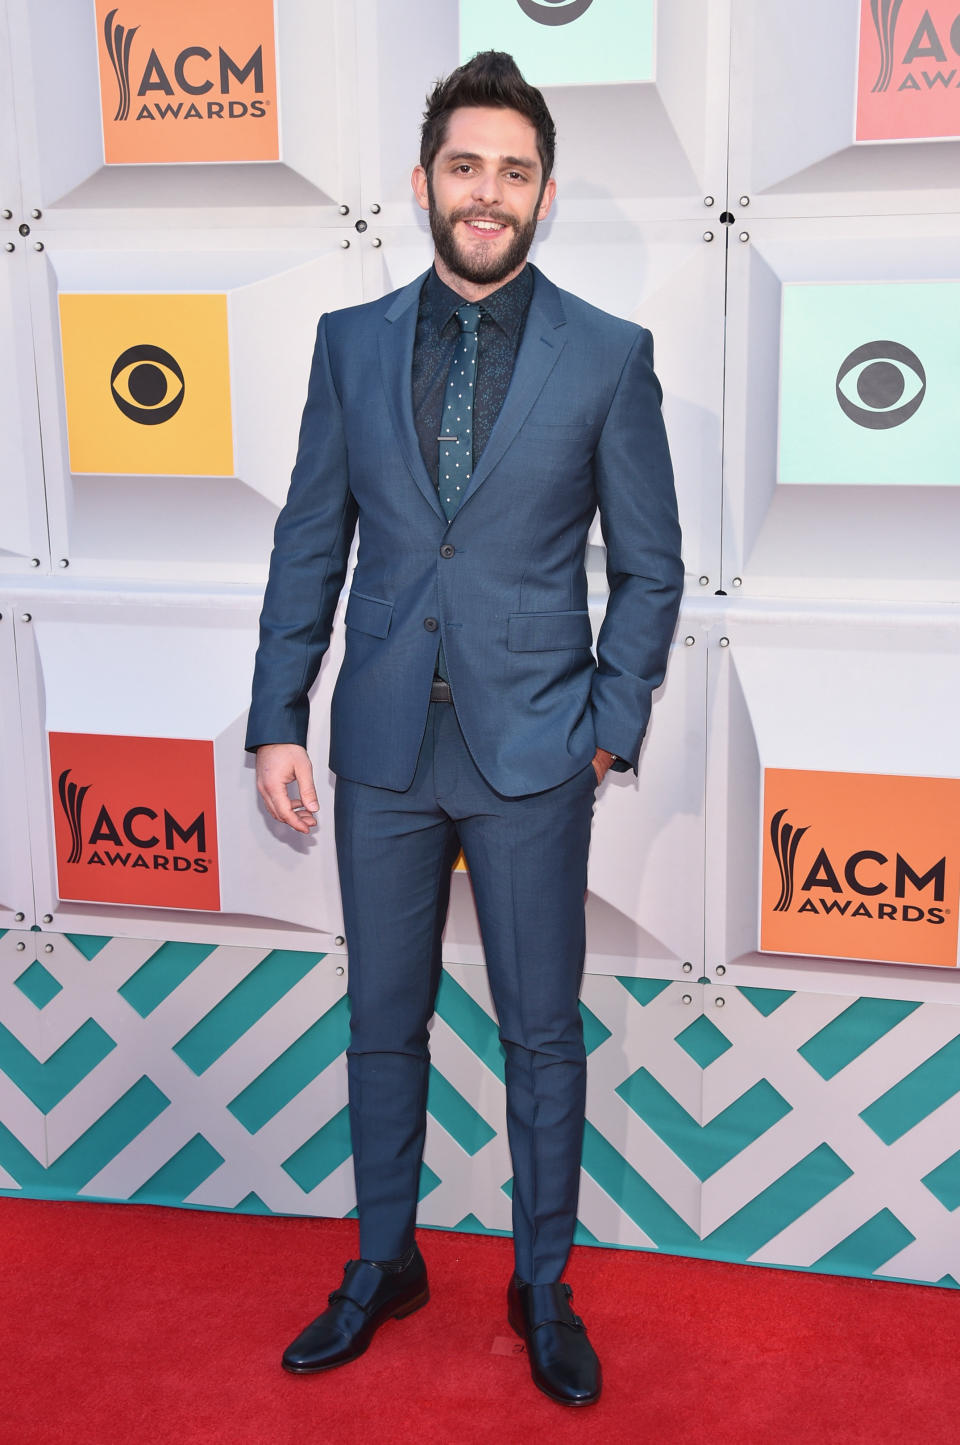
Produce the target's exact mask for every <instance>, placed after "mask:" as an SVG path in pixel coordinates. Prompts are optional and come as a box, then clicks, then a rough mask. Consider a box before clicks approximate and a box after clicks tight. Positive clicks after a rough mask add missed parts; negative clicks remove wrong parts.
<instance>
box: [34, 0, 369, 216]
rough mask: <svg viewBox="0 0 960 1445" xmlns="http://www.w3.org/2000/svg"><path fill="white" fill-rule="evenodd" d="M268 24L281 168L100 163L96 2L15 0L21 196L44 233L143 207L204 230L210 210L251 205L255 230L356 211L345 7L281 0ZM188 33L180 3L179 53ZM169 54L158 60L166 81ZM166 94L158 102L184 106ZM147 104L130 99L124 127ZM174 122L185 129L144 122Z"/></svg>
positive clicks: (349, 31) (337, 1) (144, 35)
mask: <svg viewBox="0 0 960 1445" xmlns="http://www.w3.org/2000/svg"><path fill="white" fill-rule="evenodd" d="M124 15H125V12H123V11H121V13H120V17H119V18H120V19H121V20H122V19H124ZM275 17H276V18H275V25H276V47H277V84H278V90H279V95H278V97H277V101H278V105H279V110H280V121H279V134H280V143H279V148H280V159H279V160H277V161H246V162H245V161H231V162H219V163H217V162H211V163H194V164H191V163H163V164H155V163H153V164H151V163H146V164H127V165H116V164H112V165H106V164H105V163H104V143H103V130H102V125H101V118H100V91H99V78H98V62H97V45H98V35H97V24H96V16H95V13H94V5H93V0H89V3H84V4H78V3H77V0H49V3H47V4H44V5H31V4H29V3H28V0H11V30H12V36H13V54H14V59H15V66H16V71H17V81H18V84H17V97H16V99H17V121H18V125H19V127H20V130H21V136H22V141H21V144H22V154H23V168H24V190H25V192H26V194H27V196H28V198H29V200H28V204H29V205H31V206H37V207H39V208H40V209H41V210H43V211H44V213H45V215H44V226H45V228H47V227H54V228H55V227H57V226H58V224H66V225H68V226H70V227H75V226H77V225H84V224H89V225H94V226H103V225H105V224H110V225H111V226H122V227H131V226H132V227H137V226H140V225H143V224H144V220H145V217H144V211H145V209H146V210H148V213H149V221H150V224H151V225H152V226H153V225H158V224H159V225H163V226H180V225H185V224H201V225H203V224H207V223H209V222H210V221H211V220H212V219H213V217H214V212H215V209H219V208H232V209H234V210H235V211H236V212H237V214H238V216H239V214H240V212H239V208H240V207H243V208H249V207H250V206H256V207H262V208H263V211H262V212H261V214H260V215H259V216H258V224H264V223H265V222H269V221H271V220H273V221H276V222H277V223H278V224H283V225H289V224H293V223H295V222H297V221H298V220H299V219H300V218H301V217H302V214H303V210H304V207H308V208H309V214H310V224H311V226H317V225H329V226H335V225H340V224H342V220H341V212H340V207H341V206H342V205H347V206H350V207H351V208H352V209H355V207H356V192H357V190H358V187H357V182H356V164H357V162H356V148H355V147H356V141H355V129H356V127H355V120H354V116H355V107H356V89H355V57H354V43H355V30H354V23H353V13H352V7H351V6H350V5H349V3H347V0H276V7H275ZM131 19H134V16H133V15H132V14H131ZM136 20H139V22H140V23H139V25H138V26H137V29H138V31H139V33H138V34H137V35H136V36H135V37H134V43H133V48H132V51H131V68H132V71H133V72H134V75H133V78H134V80H135V79H136V76H137V75H139V74H142V72H143V69H144V66H145V65H146V61H147V57H148V56H149V54H150V50H151V48H152V42H151V39H150V23H149V17H142V18H141V17H139V16H136V17H135V21H136ZM189 29H190V24H189V8H188V7H184V29H183V33H184V44H185V45H189V44H191V43H193V42H192V40H191V37H190V35H189ZM174 58H175V57H173V56H163V57H161V63H162V64H163V63H164V62H166V69H169V71H170V73H171V75H172V74H173V73H174V72H173V64H172V62H173V60H174ZM198 63H199V62H198V60H197V59H194V61H193V64H194V65H195V66H196V65H197V64H198ZM197 76H199V71H197V72H196V73H195V78H196V77H197ZM168 79H169V76H168ZM171 84H172V82H171ZM173 89H174V93H173V94H171V95H170V96H163V97H162V98H163V100H164V102H165V103H169V104H170V105H171V106H176V105H177V103H178V102H179V103H180V104H181V105H183V104H184V103H189V101H190V99H191V97H190V96H187V95H186V94H185V93H184V92H182V91H179V92H178V91H177V87H176V86H174V87H173ZM148 98H150V99H153V98H155V97H154V96H152V95H151V96H150V97H148ZM142 103H143V98H142V97H141V98H140V99H139V101H138V100H137V99H136V97H135V100H134V106H132V107H131V111H132V114H131V118H130V120H129V122H128V123H129V124H130V125H135V124H136V120H135V114H134V112H135V109H136V106H137V104H142ZM145 123H146V122H141V124H145ZM177 123H179V124H184V121H183V120H179V121H174V120H172V119H170V118H167V119H165V120H155V121H153V122H151V124H154V125H170V124H177ZM186 123H189V122H186ZM204 123H205V122H202V121H201V122H200V124H204ZM224 123H227V124H228V123H229V122H224ZM106 212H109V215H107V214H105V213H106Z"/></svg>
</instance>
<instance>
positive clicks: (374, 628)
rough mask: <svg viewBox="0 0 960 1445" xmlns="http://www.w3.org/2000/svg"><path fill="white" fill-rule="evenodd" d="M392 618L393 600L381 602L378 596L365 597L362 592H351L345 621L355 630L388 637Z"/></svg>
mask: <svg viewBox="0 0 960 1445" xmlns="http://www.w3.org/2000/svg"><path fill="white" fill-rule="evenodd" d="M392 618H393V603H392V602H381V601H380V599H379V598H378V597H364V595H363V593H362V592H351V593H350V596H349V598H348V599H347V611H346V615H345V617H344V621H345V622H346V624H347V626H348V627H352V628H353V629H354V631H355V632H366V633H369V635H370V636H371V637H386V635H387V633H388V632H389V631H390V622H391V620H392Z"/></svg>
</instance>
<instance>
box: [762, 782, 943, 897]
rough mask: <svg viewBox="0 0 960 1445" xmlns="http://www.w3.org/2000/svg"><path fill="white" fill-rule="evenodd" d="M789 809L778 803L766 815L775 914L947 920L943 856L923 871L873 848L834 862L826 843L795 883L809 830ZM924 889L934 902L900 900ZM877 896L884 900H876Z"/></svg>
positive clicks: (917, 893)
mask: <svg viewBox="0 0 960 1445" xmlns="http://www.w3.org/2000/svg"><path fill="white" fill-rule="evenodd" d="M787 812H788V809H786V808H781V809H780V810H779V812H777V813H774V815H773V817H772V819H771V820H770V843H771V846H772V848H773V856H774V858H775V859H776V862H777V867H778V869H779V870H780V894H779V897H778V898H777V901H776V903H775V904H774V905H773V910H774V912H775V913H787V912H789V910H790V909H791V908H792V907H794V906H796V910H797V912H798V913H814V914H821V913H822V914H825V915H828V916H829V915H830V914H831V913H836V914H839V915H840V916H841V917H846V915H847V914H848V913H849V915H850V917H851V918H878V919H894V920H895V919H900V920H901V921H902V922H904V923H920V922H926V923H932V924H941V923H943V922H944V921H945V919H944V911H943V908H942V907H938V906H937V905H938V904H942V903H943V899H944V892H945V889H946V876H947V860H946V857H945V856H944V857H942V858H939V859H937V861H936V862H935V863H933V864H931V866H930V867H929V868H928V869H927V870H926V872H921V871H920V870H919V869H916V868H914V867H912V865H911V864H910V863H908V861H907V860H906V858H903V857H901V855H900V854H899V853H897V855H896V857H895V859H894V860H893V861H892V862H891V859H890V858H888V857H887V855H886V854H885V853H881V852H880V851H879V850H878V849H876V848H859V849H857V850H856V851H855V852H853V853H851V854H850V856H849V857H848V858H844V859H840V858H838V859H837V861H836V863H834V861H833V859H831V857H830V855H829V853H828V852H827V850H826V848H822V847H821V848H820V849H819V850H818V852H817V854H816V856H815V857H814V858H813V860H812V862H810V863H809V865H808V866H807V865H805V866H804V868H803V869H802V873H801V876H802V882H801V883H800V885H799V888H797V887H796V873H797V853H798V851H799V847H800V841H801V839H802V838H803V837H804V835H805V834H806V833H809V832H810V829H809V827H803V828H797V827H795V826H794V825H793V824H792V823H789V822H787V820H786V818H787ZM888 865H889V866H888ZM841 875H842V877H841ZM891 875H892V876H891ZM925 889H930V890H931V896H932V897H933V899H934V900H935V902H934V905H933V906H930V907H926V908H924V907H921V906H920V905H919V904H917V903H906V902H905V901H904V900H905V899H906V898H907V897H908V896H909V897H919V896H920V894H921V893H923V891H924V890H925ZM802 895H806V896H802ZM868 898H869V899H870V902H869V903H868V902H866V900H867V899H868ZM880 898H883V900H884V901H878V900H879V899H880ZM891 899H892V900H893V901H891Z"/></svg>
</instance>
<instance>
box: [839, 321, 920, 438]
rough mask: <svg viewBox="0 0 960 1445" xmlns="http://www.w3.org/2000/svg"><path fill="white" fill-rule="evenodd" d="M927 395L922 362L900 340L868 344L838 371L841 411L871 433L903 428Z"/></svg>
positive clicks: (854, 353)
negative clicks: (909, 374)
mask: <svg viewBox="0 0 960 1445" xmlns="http://www.w3.org/2000/svg"><path fill="white" fill-rule="evenodd" d="M908 372H909V373H912V375H911V376H908V374H907V373H908ZM851 392H853V393H855V394H854V395H851ZM926 392H927V374H926V372H925V371H924V369H923V362H922V361H921V360H920V358H919V356H917V354H916V352H914V351H911V350H910V348H909V347H908V346H901V345H900V343H899V341H867V342H865V343H864V345H863V346H858V347H856V349H855V350H853V351H851V352H850V355H849V356H847V357H846V358H845V359H844V361H843V362H842V363H841V365H840V370H839V371H838V372H837V401H838V402H839V403H840V408H841V410H842V411H843V413H844V415H845V416H848V417H849V418H850V420H851V421H854V422H856V424H857V426H862V427H866V428H867V429H868V430H870V431H887V430H888V429H889V428H890V427H894V426H902V425H903V423H904V422H905V421H909V420H910V418H911V417H912V416H913V415H914V414H915V413H916V412H917V411H919V409H920V403H921V402H922V401H923V398H924V397H925V395H926Z"/></svg>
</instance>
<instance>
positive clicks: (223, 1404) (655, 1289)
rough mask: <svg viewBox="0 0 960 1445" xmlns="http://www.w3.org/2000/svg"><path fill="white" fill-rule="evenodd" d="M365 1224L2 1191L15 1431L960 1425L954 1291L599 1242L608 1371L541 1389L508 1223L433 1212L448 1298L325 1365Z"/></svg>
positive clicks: (3, 1369) (213, 1437) (631, 1434)
mask: <svg viewBox="0 0 960 1445" xmlns="http://www.w3.org/2000/svg"><path fill="white" fill-rule="evenodd" d="M355 1237H356V1236H355V1225H354V1224H353V1223H349V1222H344V1221H340V1220H310V1219H278V1218H269V1217H255V1216H245V1215H231V1214H216V1213H212V1212H211V1213H206V1212H200V1211H194V1210H179V1209H162V1208H158V1207H154V1206H149V1205H129V1204H123V1205H117V1204H80V1203H72V1202H70V1203H56V1202H53V1203H51V1202H44V1201H35V1200H21V1199H11V1198H3V1199H0V1259H2V1261H3V1275H2V1277H3V1297H2V1304H3V1308H2V1315H0V1440H2V1442H3V1445H61V1442H63V1445H68V1442H69V1445H127V1442H131V1445H133V1442H136V1445H167V1442H171V1445H172V1442H177V1445H194V1442H201V1445H326V1442H336V1445H354V1442H363V1445H379V1442H384V1445H395V1442H404V1441H408V1440H409V1441H417V1442H422V1445H460V1442H463V1445H485V1442H487V1441H490V1442H502V1445H518V1442H522V1445H536V1442H540V1441H549V1442H550V1445H553V1442H555V1441H559V1442H563V1441H567V1440H570V1441H572V1440H578V1441H582V1440H586V1441H604V1442H620V1441H625V1442H626V1441H630V1442H634V1441H636V1442H640V1441H650V1442H655V1445H665V1442H674V1441H677V1442H683V1445H726V1442H737V1445H747V1442H748V1445H754V1442H758V1445H795V1442H808V1441H809V1442H811V1445H812V1442H818V1445H823V1442H831V1445H832V1442H847V1441H857V1442H861V1441H862V1442H864V1445H866V1442H870V1445H878V1442H886V1441H890V1442H894V1441H896V1442H898V1445H913V1442H921V1441H922V1442H924V1445H939V1442H941V1441H942V1442H948V1441H949V1442H951V1445H953V1442H955V1441H956V1440H957V1438H958V1435H960V1426H958V1424H957V1410H958V1405H957V1401H958V1397H960V1349H958V1346H957V1340H958V1318H957V1316H958V1308H960V1301H958V1298H957V1294H956V1293H955V1292H954V1291H951V1290H946V1289H937V1288H927V1287H924V1286H920V1285H904V1284H888V1283H885V1282H881V1281H873V1280H857V1279H839V1278H832V1277H829V1276H825V1275H810V1274H803V1273H794V1272H791V1271H788V1270H775V1269H764V1268H758V1267H751V1266H741V1265H728V1264H719V1263H714V1262H710V1261H701V1260H694V1259H681V1258H675V1257H671V1256H666V1255H656V1254H643V1253H633V1252H621V1251H616V1250H606V1249H604V1250H600V1249H586V1248H580V1249H576V1250H575V1251H574V1255H573V1258H572V1260H571V1265H570V1269H569V1271H568V1278H569V1280H570V1282H571V1284H572V1285H573V1287H574V1290H575V1306H576V1307H577V1308H578V1309H579V1310H580V1312H581V1313H582V1314H583V1315H584V1316H585V1318H586V1321H587V1324H588V1325H589V1327H590V1334H591V1338H592V1339H593V1340H594V1342H595V1344H596V1346H597V1349H598V1351H599V1353H600V1356H601V1359H602V1360H603V1362H604V1374H605V1388H604V1395H603V1398H602V1399H601V1401H600V1402H599V1404H598V1405H595V1406H593V1407H590V1408H588V1409H584V1410H570V1409H564V1408H563V1407H562V1406H558V1405H554V1404H553V1403H552V1402H551V1401H550V1400H548V1399H546V1398H545V1397H544V1396H542V1395H541V1394H540V1393H539V1392H538V1391H537V1390H535V1389H534V1387H533V1385H532V1383H531V1381H530V1377H529V1373H528V1368H527V1362H526V1358H525V1356H524V1355H523V1354H522V1353H518V1352H517V1342H516V1338H515V1336H514V1335H512V1334H511V1332H510V1330H509V1328H508V1327H507V1324H506V1321H505V1319H504V1307H503V1295H504V1290H505V1286H506V1281H507V1278H508V1275H509V1273H510V1268H511V1251H510V1244H509V1241H508V1240H505V1239H492V1238H485V1237H480V1236H476V1235H463V1234H446V1233H442V1232H439V1231H432V1230H424V1231H421V1233H420V1244H421V1248H422V1249H423V1252H424V1255H425V1257H426V1260H427V1265H428V1268H429V1270H430V1275H431V1287H432V1291H433V1298H432V1299H431V1301H430V1303H429V1305H427V1307H426V1308H425V1309H423V1310H420V1311H418V1313H416V1314H414V1315H411V1316H410V1317H409V1318H408V1319H406V1320H402V1321H391V1322H390V1323H388V1324H387V1325H385V1326H384V1327H383V1329H382V1330H381V1331H380V1333H379V1334H378V1335H377V1337H376V1339H375V1340H374V1342H373V1344H372V1346H371V1347H370V1350H369V1351H368V1353H367V1354H366V1355H365V1356H364V1357H363V1358H362V1359H361V1360H357V1361H355V1362H354V1363H353V1364H350V1365H346V1366H344V1367H342V1368H341V1369H339V1370H334V1371H331V1372H329V1373H326V1374H323V1375H316V1376H306V1377H298V1376H292V1375H287V1374H286V1373H285V1372H284V1371H283V1370H281V1369H280V1365H279V1357H280V1353H281V1351H282V1348H283V1346H284V1345H285V1344H287V1342H288V1341H289V1340H290V1339H292V1337H293V1336H294V1335H295V1334H297V1333H298V1331H299V1330H300V1329H301V1328H302V1326H303V1325H304V1324H306V1323H307V1321H308V1320H310V1319H311V1318H312V1317H313V1315H315V1314H317V1313H319V1311H320V1309H321V1308H322V1306H323V1305H324V1304H325V1303H326V1294H327V1292H328V1291H329V1290H331V1289H332V1288H333V1287H334V1285H335V1284H337V1283H339V1280H340V1274H341V1270H342V1267H343V1265H344V1263H345V1262H346V1260H347V1259H348V1258H350V1256H351V1254H352V1253H353V1250H354V1247H355Z"/></svg>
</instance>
